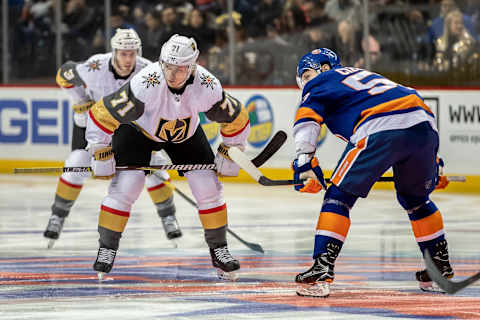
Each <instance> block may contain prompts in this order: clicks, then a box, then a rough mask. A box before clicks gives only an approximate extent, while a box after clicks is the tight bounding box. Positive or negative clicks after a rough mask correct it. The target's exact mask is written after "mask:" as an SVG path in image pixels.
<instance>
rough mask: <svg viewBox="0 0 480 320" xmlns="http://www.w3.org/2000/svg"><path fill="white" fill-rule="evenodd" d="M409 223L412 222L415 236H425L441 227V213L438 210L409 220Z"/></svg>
mask: <svg viewBox="0 0 480 320" xmlns="http://www.w3.org/2000/svg"><path fill="white" fill-rule="evenodd" d="M410 223H411V224H412V229H413V234H414V235H415V238H422V237H427V236H430V235H433V234H434V233H436V232H438V231H440V230H442V229H443V220H442V215H441V214H440V211H438V210H437V211H435V213H433V214H431V215H429V216H428V217H425V218H423V219H420V220H415V221H410Z"/></svg>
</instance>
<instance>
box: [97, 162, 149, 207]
mask: <svg viewBox="0 0 480 320" xmlns="http://www.w3.org/2000/svg"><path fill="white" fill-rule="evenodd" d="M144 185H145V174H144V173H143V171H133V170H132V171H120V172H117V174H116V175H115V177H114V178H113V180H112V182H111V183H110V187H109V188H108V195H107V196H106V197H105V199H104V200H103V204H104V205H106V206H108V207H111V208H114V209H118V210H123V211H130V209H131V207H132V205H133V203H134V202H135V201H136V200H137V199H138V197H139V196H140V193H141V192H142V190H143V186H144Z"/></svg>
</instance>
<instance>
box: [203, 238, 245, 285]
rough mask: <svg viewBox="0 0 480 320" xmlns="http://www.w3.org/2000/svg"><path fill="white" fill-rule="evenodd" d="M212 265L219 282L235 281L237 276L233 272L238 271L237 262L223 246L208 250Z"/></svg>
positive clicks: (238, 265) (238, 264)
mask: <svg viewBox="0 0 480 320" xmlns="http://www.w3.org/2000/svg"><path fill="white" fill-rule="evenodd" d="M210 256H211V257H212V264H213V266H214V267H215V268H216V269H217V276H218V278H219V279H221V280H228V281H236V280H237V278H238V275H237V274H236V273H235V272H234V271H235V270H238V269H240V263H239V262H238V260H236V259H235V258H233V257H232V255H231V254H230V252H229V251H228V247H227V246H226V245H225V246H223V247H218V248H213V249H212V248H210Z"/></svg>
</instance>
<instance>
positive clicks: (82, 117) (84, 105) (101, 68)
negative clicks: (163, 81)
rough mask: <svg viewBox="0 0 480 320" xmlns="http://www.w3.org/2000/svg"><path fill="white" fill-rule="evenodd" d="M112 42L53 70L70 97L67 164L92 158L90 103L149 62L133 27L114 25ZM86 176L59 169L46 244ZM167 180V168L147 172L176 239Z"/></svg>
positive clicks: (57, 233) (168, 229)
mask: <svg viewBox="0 0 480 320" xmlns="http://www.w3.org/2000/svg"><path fill="white" fill-rule="evenodd" d="M111 47H112V52H111V53H106V54H96V55H94V56H92V57H90V58H89V59H88V60H87V61H85V62H83V63H74V62H67V63H65V64H64V65H63V66H62V67H61V68H60V69H59V70H58V74H57V83H58V85H59V86H60V87H61V88H62V89H64V90H65V91H66V92H67V94H68V95H69V96H70V97H71V98H72V100H73V102H74V104H73V111H74V124H73V135H72V152H71V153H70V155H69V156H68V158H67V159H66V161H65V165H66V166H72V167H75V166H80V167H81V166H87V167H88V166H90V163H91V157H90V154H89V153H88V151H86V150H85V148H86V147H87V141H86V140H85V131H86V125H87V118H88V114H87V112H88V110H89V109H90V108H91V107H92V105H93V104H94V103H95V102H96V101H98V100H100V99H101V98H102V97H103V96H105V95H107V94H110V93H113V92H114V91H115V90H117V89H118V88H120V87H121V86H122V85H124V84H125V83H127V82H128V81H129V80H130V79H131V78H132V77H133V76H134V75H135V74H137V73H138V72H139V71H140V70H142V69H143V68H145V67H146V66H147V65H149V64H151V61H149V60H147V59H145V58H142V57H141V48H142V47H141V40H140V38H139V37H138V35H137V33H136V32H135V31H134V30H133V29H117V31H116V33H115V35H114V36H113V37H112V40H111ZM114 139H115V137H114ZM165 161H166V159H165V158H164V157H163V156H162V155H161V154H160V153H157V154H156V155H155V157H154V159H152V162H154V164H162V162H165ZM89 176H90V174H80V173H64V174H63V175H62V176H61V177H60V179H59V181H58V186H57V191H56V194H55V200H54V203H53V205H52V214H51V216H50V219H49V221H48V226H47V228H46V230H45V232H44V236H45V237H46V238H48V239H49V248H51V247H52V246H53V243H54V241H55V240H56V239H58V238H59V236H60V232H61V231H62V228H63V224H64V222H65V219H66V217H67V216H68V214H69V212H70V209H71V208H72V206H73V204H74V202H75V200H76V199H77V198H78V196H79V194H80V191H81V189H82V187H83V184H84V181H85V179H87V178H88V177H89ZM168 179H169V175H168V173H167V172H166V171H157V172H156V173H155V174H154V175H149V176H148V177H147V179H146V187H147V189H148V192H149V194H150V197H151V198H152V201H153V203H154V204H155V206H156V210H157V213H158V215H159V216H160V218H161V220H162V223H163V227H164V229H165V233H166V235H167V238H168V239H175V238H178V237H180V236H181V235H182V233H181V231H180V228H179V226H178V223H177V220H176V218H175V205H174V203H173V194H172V190H171V188H169V187H168V186H166V185H165V184H164V183H163V182H164V180H168ZM142 187H143V185H142Z"/></svg>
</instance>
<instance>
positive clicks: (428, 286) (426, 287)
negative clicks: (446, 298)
mask: <svg viewBox="0 0 480 320" xmlns="http://www.w3.org/2000/svg"><path fill="white" fill-rule="evenodd" d="M418 286H419V287H420V290H422V291H423V292H431V293H442V294H445V293H446V292H445V291H443V290H442V289H441V288H440V287H437V285H436V284H435V283H434V282H433V281H430V282H418Z"/></svg>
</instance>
